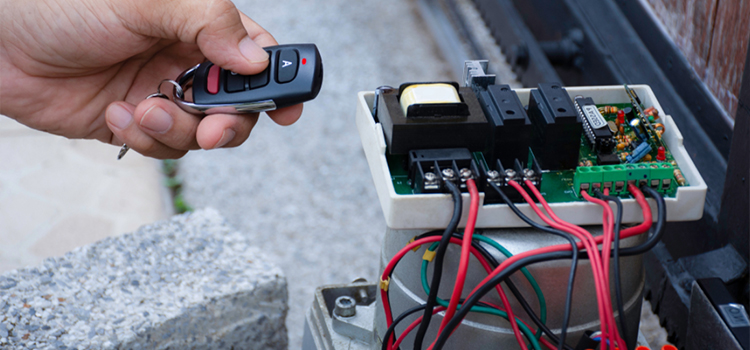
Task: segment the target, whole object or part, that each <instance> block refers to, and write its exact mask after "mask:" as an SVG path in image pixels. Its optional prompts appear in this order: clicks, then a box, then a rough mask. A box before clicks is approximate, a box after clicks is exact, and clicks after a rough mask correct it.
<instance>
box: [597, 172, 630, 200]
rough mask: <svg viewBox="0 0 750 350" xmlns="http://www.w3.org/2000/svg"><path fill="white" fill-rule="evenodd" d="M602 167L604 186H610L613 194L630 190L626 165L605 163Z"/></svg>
mask: <svg viewBox="0 0 750 350" xmlns="http://www.w3.org/2000/svg"><path fill="white" fill-rule="evenodd" d="M601 168H602V188H609V193H610V194H612V195H618V194H621V193H627V192H628V182H627V170H626V169H625V166H624V165H604V166H602V167H601Z"/></svg>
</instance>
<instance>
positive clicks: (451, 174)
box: [442, 168, 456, 181]
mask: <svg viewBox="0 0 750 350" xmlns="http://www.w3.org/2000/svg"><path fill="white" fill-rule="evenodd" d="M442 173H443V178H444V179H445V180H448V181H453V180H455V179H456V172H455V171H453V169H451V168H445V169H443V172H442Z"/></svg>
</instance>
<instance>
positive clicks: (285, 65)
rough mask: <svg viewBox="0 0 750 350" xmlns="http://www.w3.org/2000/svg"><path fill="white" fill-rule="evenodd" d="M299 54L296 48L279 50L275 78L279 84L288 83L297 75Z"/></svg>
mask: <svg viewBox="0 0 750 350" xmlns="http://www.w3.org/2000/svg"><path fill="white" fill-rule="evenodd" d="M298 66H299V55H298V54H297V51H296V50H293V49H283V50H281V52H279V60H278V65H277V67H278V69H277V73H276V79H277V80H278V82H279V83H280V84H283V83H288V82H290V81H292V80H294V77H296V76H297V68H298Z"/></svg>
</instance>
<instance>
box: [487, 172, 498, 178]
mask: <svg viewBox="0 0 750 350" xmlns="http://www.w3.org/2000/svg"><path fill="white" fill-rule="evenodd" d="M487 177H489V178H490V180H497V179H499V178H500V172H499V171H497V170H490V171H488V172H487Z"/></svg>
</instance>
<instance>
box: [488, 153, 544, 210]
mask: <svg viewBox="0 0 750 350" xmlns="http://www.w3.org/2000/svg"><path fill="white" fill-rule="evenodd" d="M530 158H531V161H530V163H529V166H523V165H521V162H519V161H518V159H514V160H513V162H510V163H505V164H507V165H509V166H507V167H506V166H504V165H503V163H502V162H501V161H500V160H499V159H498V160H496V161H495V162H494V163H492V164H494V168H493V169H487V168H486V167H484V166H482V167H481V169H480V170H481V171H482V173H481V174H482V179H484V182H483V183H482V184H483V185H484V186H483V188H482V190H483V191H484V196H485V197H484V203H486V204H492V203H504V201H503V200H502V198H501V197H500V195H499V194H498V193H497V192H496V191H494V190H493V189H492V185H490V183H492V184H494V185H496V186H497V187H500V190H501V191H503V193H505V195H506V196H508V198H509V199H510V200H511V202H514V203H523V202H524V199H523V197H522V196H521V194H520V193H519V192H518V191H516V190H515V189H514V188H513V187H512V186H511V185H509V184H508V181H510V180H513V181H515V182H518V183H519V184H520V185H521V187H523V188H526V183H525V182H526V180H529V181H531V183H533V184H534V186H536V187H537V188H540V187H541V186H542V174H543V172H544V171H543V170H542V168H541V167H540V166H539V163H538V162H537V161H536V158H534V155H533V154H531V157H530Z"/></svg>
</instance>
